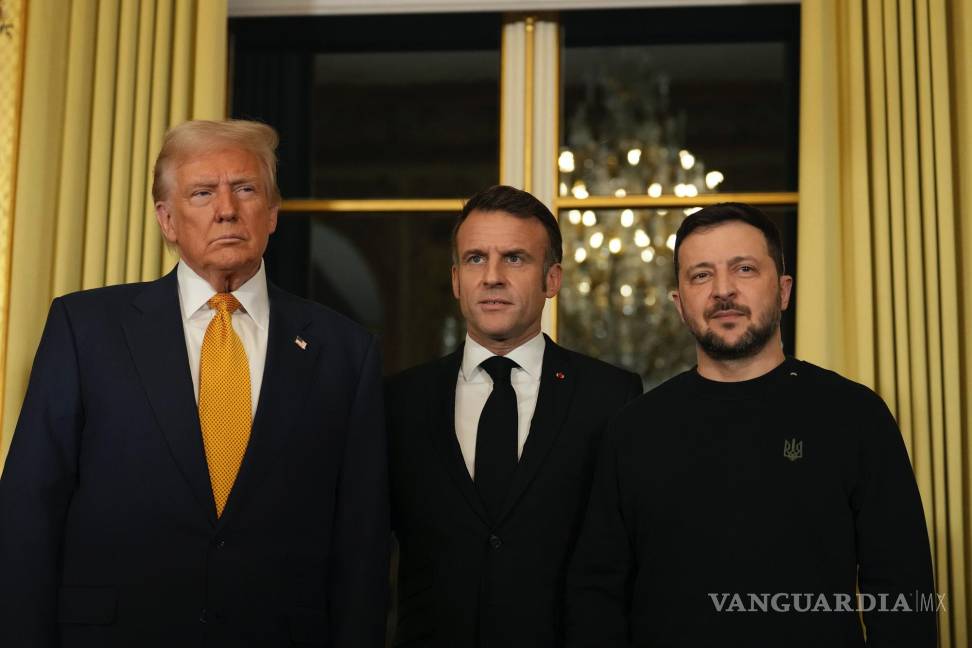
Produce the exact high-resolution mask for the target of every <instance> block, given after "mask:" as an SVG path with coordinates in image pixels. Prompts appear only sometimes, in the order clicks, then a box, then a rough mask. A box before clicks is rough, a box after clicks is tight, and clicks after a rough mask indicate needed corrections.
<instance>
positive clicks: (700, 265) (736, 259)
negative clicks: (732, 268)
mask: <svg viewBox="0 0 972 648" xmlns="http://www.w3.org/2000/svg"><path fill="white" fill-rule="evenodd" d="M744 261H745V262H748V263H753V264H756V263H758V260H757V259H756V257H754V256H752V255H748V254H746V255H741V256H734V257H732V258H731V259H729V261H728V262H727V263H728V265H736V264H737V263H742V262H744ZM714 267H715V264H714V263H712V262H711V261H702V262H700V263H696V264H694V265H691V266H689V267H688V268H686V271H687V272H692V271H693V270H698V269H699V268H707V269H708V268H714Z"/></svg>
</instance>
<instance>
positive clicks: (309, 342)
mask: <svg viewBox="0 0 972 648" xmlns="http://www.w3.org/2000/svg"><path fill="white" fill-rule="evenodd" d="M267 291H268V294H269V297H270V330H269V332H268V335H267V361H266V365H265V367H264V370H263V381H262V382H261V384H260V400H259V402H258V404H257V410H256V417H255V418H254V420H253V429H252V430H251V432H250V442H249V444H248V445H247V448H246V453H245V454H244V455H243V463H242V465H241V466H240V472H239V474H238V475H237V476H236V482H235V483H234V484H233V490H232V491H230V495H229V499H228V500H227V501H226V509H225V510H224V511H223V515H222V516H221V517H220V519H219V525H220V526H222V525H223V524H225V522H226V520H228V519H230V518H232V517H233V515H234V513H235V511H236V510H237V509H238V508H239V507H240V502H241V501H246V495H247V492H248V491H250V490H252V489H253V488H254V487H256V486H257V484H259V483H260V481H261V480H262V479H263V477H264V476H265V475H266V474H267V472H268V470H269V469H270V468H271V466H272V464H273V462H274V461H276V459H277V458H278V457H279V456H280V455H281V450H282V448H283V447H284V446H285V445H286V443H287V442H288V440H289V439H290V432H291V431H292V429H293V425H294V418H295V417H296V416H297V414H298V413H299V412H300V411H301V409H302V404H303V402H304V400H305V398H306V397H307V390H308V388H309V385H310V383H311V382H312V379H313V372H314V366H315V361H316V359H317V356H318V354H319V353H320V352H321V347H322V346H323V345H324V344H325V343H326V341H325V340H318V339H314V338H313V337H312V336H310V335H308V334H307V333H306V332H304V331H305V329H306V328H307V326H308V325H309V324H310V323H311V321H312V318H311V315H310V313H309V312H308V311H307V309H306V308H304V307H303V304H302V302H301V301H300V300H297V299H295V298H293V297H292V296H290V295H289V294H287V293H285V292H283V291H282V290H280V289H279V288H277V287H276V286H274V285H273V284H270V283H268V285H267ZM301 333H303V337H301V340H303V341H304V343H305V345H304V347H303V348H302V347H301V346H300V345H299V344H298V343H297V338H298V337H299V336H300V335H301Z"/></svg>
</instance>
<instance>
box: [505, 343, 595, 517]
mask: <svg viewBox="0 0 972 648" xmlns="http://www.w3.org/2000/svg"><path fill="white" fill-rule="evenodd" d="M544 339H545V340H546V342H547V346H546V347H545V348H544V352H543V369H542V370H541V373H540V392H539V393H538V394H537V406H536V410H535V411H534V414H533V420H532V421H531V423H530V434H529V435H528V436H527V440H526V443H525V444H524V446H523V454H522V455H520V462H519V464H517V467H516V471H515V472H514V473H513V481H512V483H511V484H510V490H509V491H508V492H507V494H506V505H505V506H504V507H503V514H502V515H501V516H500V519H499V520H498V522H502V521H503V519H504V518H506V517H507V516H508V515H509V514H510V511H512V510H513V507H514V506H515V505H516V502H517V501H518V500H519V499H520V497H522V496H523V493H524V492H525V491H526V489H527V487H528V486H529V485H530V482H532V481H533V479H534V477H536V476H537V472H538V471H539V470H540V466H541V465H543V462H544V460H545V459H546V457H547V455H548V454H549V452H550V449H551V448H552V447H553V445H554V442H555V441H556V440H557V435H558V434H560V431H561V429H563V427H564V423H565V421H566V417H567V413H568V411H569V410H570V403H571V395H572V394H573V392H574V385H575V384H576V383H575V377H574V375H573V372H572V371H571V366H570V361H569V358H568V356H567V354H566V353H565V352H564V350H563V349H562V348H561V347H559V346H557V345H556V344H554V342H553V341H552V340H551V339H550V338H549V337H547V336H546V335H544Z"/></svg>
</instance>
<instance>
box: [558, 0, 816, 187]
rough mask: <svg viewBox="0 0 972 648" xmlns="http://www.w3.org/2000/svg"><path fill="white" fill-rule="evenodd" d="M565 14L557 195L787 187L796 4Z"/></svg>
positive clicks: (792, 163)
mask: <svg viewBox="0 0 972 648" xmlns="http://www.w3.org/2000/svg"><path fill="white" fill-rule="evenodd" d="M564 23H565V27H564V33H565V49H564V54H563V72H562V77H563V84H564V93H563V118H562V121H561V123H562V135H561V158H560V162H561V164H560V167H561V190H560V192H561V195H565V194H571V193H572V194H574V195H577V196H578V197H583V194H584V193H587V194H590V195H625V194H627V195H630V194H645V193H648V194H651V195H656V194H661V193H664V194H676V195H685V196H692V195H696V194H698V193H710V192H713V191H724V192H725V191H789V190H794V189H796V176H797V166H796V163H797V158H796V145H797V108H798V103H799V102H798V96H797V90H798V86H799V78H798V73H799V67H798V58H799V57H798V54H799V40H798V38H799V7H798V6H795V5H794V6H793V7H779V6H770V7H730V8H712V7H706V8H692V9H654V10H638V11H599V12H586V11H585V12H568V13H565V14H564ZM712 172H718V175H716V174H713V173H712Z"/></svg>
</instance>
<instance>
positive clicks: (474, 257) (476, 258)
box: [466, 254, 486, 265]
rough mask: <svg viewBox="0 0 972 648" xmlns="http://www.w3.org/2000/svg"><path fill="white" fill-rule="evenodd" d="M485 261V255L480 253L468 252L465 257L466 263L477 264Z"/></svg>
mask: <svg viewBox="0 0 972 648" xmlns="http://www.w3.org/2000/svg"><path fill="white" fill-rule="evenodd" d="M485 261H486V257H484V256H483V255H482V254H470V255H468V256H467V257H466V263H471V264H474V265H475V264H479V263H483V262H485Z"/></svg>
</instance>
